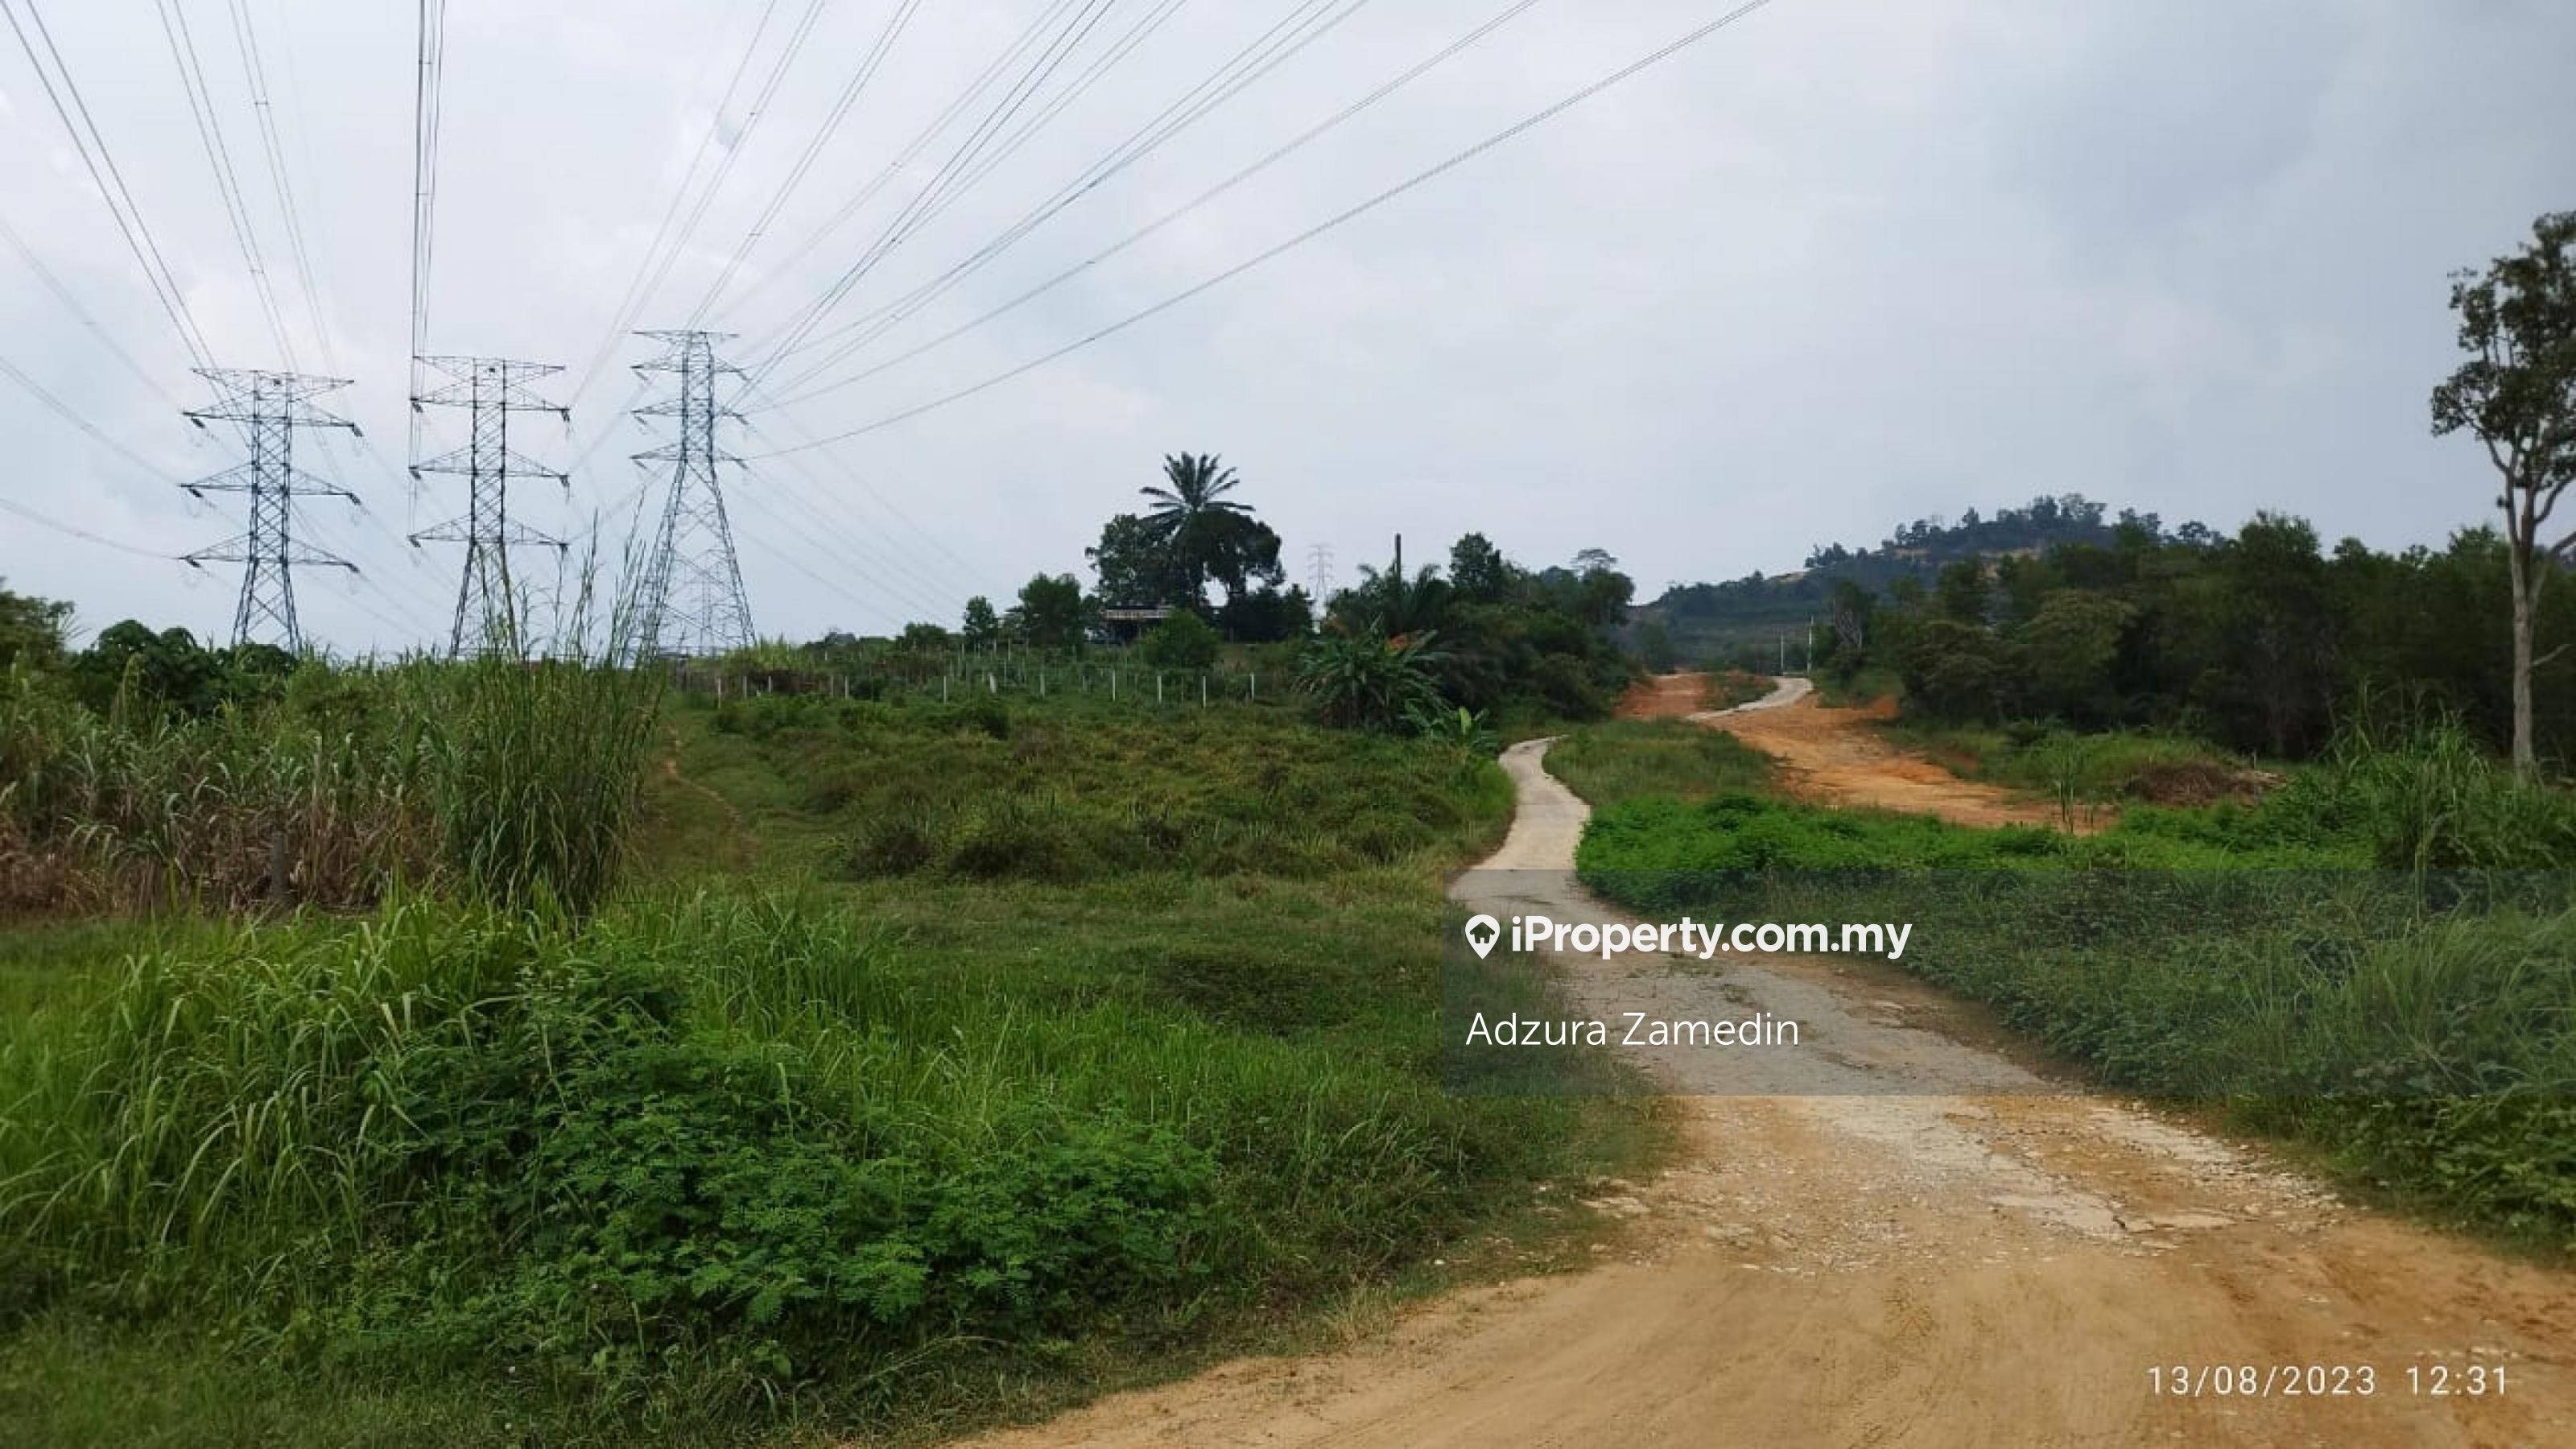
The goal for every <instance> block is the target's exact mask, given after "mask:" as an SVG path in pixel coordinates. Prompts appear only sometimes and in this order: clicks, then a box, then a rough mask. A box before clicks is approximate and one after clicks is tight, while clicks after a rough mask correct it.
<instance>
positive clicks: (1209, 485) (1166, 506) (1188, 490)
mask: <svg viewBox="0 0 2576 1449" xmlns="http://www.w3.org/2000/svg"><path fill="white" fill-rule="evenodd" d="M1163 480H1164V483H1165V484H1166V485H1167V486H1165V487H1161V488H1139V489H1137V490H1136V491H1137V492H1139V493H1142V494H1144V495H1145V496H1146V497H1147V498H1150V499H1152V500H1153V502H1154V507H1153V508H1152V509H1151V510H1150V511H1148V512H1147V513H1146V514H1145V524H1146V527H1147V528H1149V529H1150V530H1152V532H1153V534H1154V536H1155V537H1156V538H1158V539H1160V540H1161V541H1163V542H1165V543H1167V544H1169V545H1170V546H1171V548H1172V552H1173V556H1174V559H1175V561H1176V562H1177V563H1178V565H1179V566H1180V572H1181V576H1182V578H1183V579H1184V580H1185V581H1186V583H1187V586H1188V588H1189V591H1190V594H1189V597H1188V598H1187V599H1185V600H1182V601H1181V602H1184V603H1192V604H1195V603H1199V602H1201V600H1202V596H1203V595H1204V594H1205V592H1206V590H1207V581H1208V570H1209V567H1210V565H1211V563H1212V562H1213V561H1214V559H1215V556H1216V554H1217V553H1218V551H1219V548H1220V546H1221V544H1222V542H1223V538H1224V534H1225V532H1226V528H1225V524H1226V522H1227V521H1228V520H1229V518H1243V517H1246V516H1248V515H1250V514H1251V512H1252V510H1251V508H1250V507H1248V506H1246V505H1244V504H1242V503H1238V502H1236V501H1234V500H1233V499H1231V498H1228V497H1226V496H1225V495H1227V494H1228V493H1231V492H1233V491H1234V490H1235V487H1236V485H1237V484H1238V483H1239V482H1240V481H1241V480H1240V479H1238V478H1237V477H1235V473H1234V470H1233V469H1232V468H1228V467H1226V466H1224V465H1223V464H1222V463H1221V462H1220V461H1219V460H1218V458H1217V455H1216V454H1214V453H1173V454H1170V455H1169V456H1167V457H1165V458H1164V459H1163Z"/></svg>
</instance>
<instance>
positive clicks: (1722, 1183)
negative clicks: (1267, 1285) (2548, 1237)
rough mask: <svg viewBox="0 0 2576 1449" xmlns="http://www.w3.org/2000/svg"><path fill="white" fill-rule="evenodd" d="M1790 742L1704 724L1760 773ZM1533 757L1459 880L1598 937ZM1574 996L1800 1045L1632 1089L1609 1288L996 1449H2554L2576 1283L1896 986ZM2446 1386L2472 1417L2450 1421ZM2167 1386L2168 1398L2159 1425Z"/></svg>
mask: <svg viewBox="0 0 2576 1449" xmlns="http://www.w3.org/2000/svg"><path fill="white" fill-rule="evenodd" d="M1808 712H1812V706H1806V705H1801V704H1799V703H1796V702H1794V701H1784V702H1782V703H1781V704H1780V706H1779V707H1777V708H1775V709H1772V710H1769V711H1762V710H1754V711H1748V712H1746V713H1744V714H1742V715H1738V716H1732V717H1730V720H1729V721H1728V722H1727V724H1728V727H1731V728H1738V729H1742V730H1745V731H1747V734H1748V738H1750V737H1751V736H1752V732H1753V731H1755V730H1758V729H1760V728H1762V726H1763V725H1765V724H1767V723H1769V722H1770V721H1771V720H1774V719H1782V718H1792V719H1793V718H1795V716H1796V715H1798V714H1800V713H1808ZM1774 738H1777V736H1774ZM1545 749H1546V742H1545V741H1533V742H1530V743H1528V744H1523V745H1517V746H1514V747H1513V748H1512V749H1511V750H1510V751H1508V752H1507V753H1506V754H1505V757H1504V764H1505V767H1506V768H1507V769H1508V770H1509V771H1510V772H1511V774H1512V777H1513V780H1514V783H1515V785H1516V786H1517V787H1518V790H1519V792H1520V808H1519V812H1518V814H1517V816H1516V817H1515V823H1514V826H1513V829H1512V832H1511V835H1510V838H1509V839H1508V840H1507V841H1506V842H1505V844H1504V846H1503V848H1502V849H1501V850H1500V851H1499V852H1498V853H1497V854H1496V855H1495V856H1494V857H1493V859H1491V860H1490V861H1488V862H1487V863H1486V869H1487V871H1494V872H1506V871H1507V872H1511V873H1510V874H1508V875H1491V874H1485V873H1481V872H1480V873H1478V874H1475V875H1471V876H1470V877H1468V878H1467V884H1466V886H1465V887H1464V890H1466V891H1467V892H1468V893H1469V894H1468V896H1467V897H1466V899H1468V900H1470V901H1471V902H1472V903H1473V904H1474V905H1476V906H1477V908H1479V909H1501V910H1523V911H1525V910H1528V909H1540V910H1543V911H1544V912H1546V913H1548V914H1550V915H1553V916H1558V917H1560V918H1565V919H1592V920H1601V921H1608V920H1615V919H1618V917H1617V916H1616V914H1615V913H1614V912H1611V911H1609V910H1608V909H1606V908H1604V907H1602V906H1600V905H1598V904H1597V903H1594V902H1592V901H1590V900H1589V898H1588V897H1586V896H1585V895H1584V894H1583V893H1582V892H1581V891H1580V889H1579V888H1578V887H1577V886H1576V885H1575V884H1574V882H1573V880H1572V878H1571V875H1570V867H1571V864H1572V860H1573V850H1574V845H1575V841H1576V839H1577V838H1578V836H1579V835H1580V833H1581V829H1582V825H1583V821H1584V819H1585V816H1586V813H1587V812H1586V809H1585V807H1584V805H1583V803H1582V802H1581V801H1580V800H1578V799H1577V798H1576V797H1575V796H1574V795H1573V794H1572V793H1571V792H1569V791H1567V790H1566V789H1565V788H1564V787H1563V786H1561V785H1559V784H1558V783H1557V782H1556V781H1555V780H1554V779H1552V778H1551V777H1549V776H1548V775H1547V774H1546V773H1545V771H1544V769H1543V768H1542V764H1541V761H1542V759H1543V756H1544V752H1545ZM1564 964H1565V965H1566V966H1567V968H1568V970H1569V973H1570V976H1571V980H1572V984H1573V987H1574V990H1575V991H1576V993H1577V994H1578V996H1579V997H1580V999H1581V1004H1582V1005H1583V1006H1584V1007H1585V1008H1587V1009H1589V1010H1591V1011H1592V1012H1594V1013H1595V1014H1608V1013H1612V1012H1617V1011H1622V1010H1647V1011H1651V1012H1653V1013H1655V1014H1656V1015H1657V1016H1684V1015H1693V1014H1696V1015H1700V1016H1717V1015H1723V1016H1727V1017H1740V1016H1742V1015H1744V1014H1745V1011H1746V1009H1747V1008H1758V1009H1762V1010H1768V1011H1772V1012H1774V1013H1775V1014H1785V1015H1788V1016H1790V1017H1792V1019H1795V1020H1798V1021H1799V1022H1800V1023H1801V1024H1802V1027H1803V1028H1804V1034H1803V1036H1802V1045H1801V1046H1800V1047H1797V1048H1792V1049H1781V1050H1778V1051H1773V1052H1769V1053H1760V1054H1757V1053H1747V1052H1731V1053H1728V1052H1711V1051H1709V1050H1707V1049H1705V1048H1702V1049H1697V1050H1684V1051H1673V1052H1666V1053H1657V1054H1653V1055H1651V1056H1649V1058H1648V1060H1647V1065H1648V1066H1649V1068H1650V1069H1651V1070H1653V1071H1654V1072H1656V1073H1657V1074H1658V1075H1659V1076H1660V1077H1661V1078H1662V1080H1663V1081H1664V1082H1666V1083H1667V1084H1669V1086H1670V1088H1671V1089H1672V1090H1673V1091H1675V1092H1676V1093H1681V1094H1685V1095H1681V1096H1678V1097H1677V1098H1676V1101H1677V1102H1678V1104H1679V1106H1680V1108H1681V1110H1682V1111H1683V1112H1684V1113H1685V1114H1686V1131H1687V1148H1686V1150H1685V1151H1684V1152H1683V1153H1682V1155H1681V1158H1680V1160H1679V1161H1678V1162H1677V1163H1676V1164H1675V1165H1674V1166H1673V1167H1672V1168H1671V1169H1670V1170H1669V1171H1667V1172H1666V1173H1664V1174H1663V1175H1662V1176H1661V1177H1659V1178H1658V1179H1656V1180H1655V1181H1653V1182H1650V1183H1644V1184H1624V1183H1613V1184H1606V1185H1597V1186H1596V1187H1595V1188H1593V1189H1591V1190H1590V1191H1589V1200H1590V1201H1592V1202H1593V1203H1594V1204H1595V1205H1596V1206H1597V1207H1599V1208H1601V1209H1603V1210H1605V1211H1608V1212H1610V1213H1612V1214H1614V1215H1616V1216H1618V1217H1619V1218H1622V1219H1624V1220H1625V1222H1626V1226H1625V1228H1624V1229H1623V1232H1622V1235H1621V1238H1620V1240H1619V1242H1618V1243H1617V1244H1616V1246H1615V1247H1613V1248H1612V1249H1611V1250H1610V1251H1607V1252H1605V1253H1604V1254H1603V1255H1602V1266H1600V1267H1598V1268H1595V1269H1593V1270H1592V1271H1589V1272H1585V1273H1581V1274H1577V1275H1573V1276H1568V1277H1556V1278H1545V1279H1536V1280H1524V1281H1520V1282H1514V1283H1510V1284H1507V1285H1505V1286H1501V1287H1494V1288H1483V1289H1476V1290H1470V1291H1465V1292H1461V1293H1458V1294H1454V1295H1451V1296H1449V1297H1447V1298H1444V1299H1442V1300H1440V1301H1437V1302H1435V1303H1432V1304H1430V1305H1427V1306H1424V1307H1422V1308H1419V1309H1416V1310H1414V1311H1411V1312H1409V1313H1407V1314H1405V1315H1404V1316H1402V1317H1401V1318H1400V1319H1399V1320H1398V1321H1397V1323H1396V1324H1395V1326H1394V1327H1393V1328H1392V1329H1391V1330H1389V1331H1387V1332H1385V1333H1382V1334H1378V1335H1375V1336H1373V1337H1371V1338H1369V1339H1367V1340H1365V1341H1363V1342H1362V1343H1361V1344H1359V1345H1358V1346H1357V1347H1354V1348H1352V1349H1349V1350H1347V1351H1343V1352H1338V1353H1333V1354H1329V1355H1322V1356H1315V1357H1306V1358H1297V1359H1272V1360H1256V1361H1250V1362H1243V1363H1237V1364H1233V1365H1229V1366H1226V1367H1224V1368H1220V1369H1218V1370H1215V1371H1213V1372H1210V1373H1207V1374H1204V1375H1201V1376H1199V1377H1196V1378H1193V1379H1190V1380H1187V1381H1184V1382H1181V1383H1177V1384H1173V1385H1170V1386H1167V1387H1164V1388H1160V1389H1154V1390H1149V1391H1144V1392H1139V1393H1132V1394H1125V1395H1121V1396H1118V1397H1115V1398H1111V1399H1107V1400H1104V1401H1102V1402H1101V1403H1098V1404H1095V1405H1093V1406H1091V1407H1089V1408H1087V1409H1083V1410H1080V1411H1077V1412H1075V1413H1072V1414H1069V1415H1066V1416H1064V1417H1062V1418H1059V1419H1057V1420H1055V1421H1053V1422H1051V1423H1048V1424H1045V1425H1043V1426H1040V1427H1037V1428H1034V1429H1029V1430H1023V1431H1018V1432H1015V1433H1011V1434H1006V1435H1003V1436H1000V1437H998V1438H996V1439H994V1440H992V1441H990V1442H992V1443H994V1444H1007V1445H1055V1444H1083V1445H1128V1446H1143V1445H1188V1446H1201V1445H1265V1446H1293V1445H1327V1444H1329V1445H1337V1446H1338V1445H1385V1446H1398V1445H1404V1446H1416V1445H1427V1446H1459V1449H1464V1446H1470V1445H1475V1446H1482V1445H1495V1444H1511V1445H1566V1446H1580V1449H1607V1446H1619V1445H1629V1444H1674V1445H1698V1444H1743V1445H1786V1446H1809V1445H1814V1446H1828V1445H1830V1446H1854V1445H1868V1446H1892V1445H1926V1446H1935V1445H1937V1446H1948V1445H1997V1446H2006V1445H2010V1446H2022V1445H2087V1446H2090V1445H2120V1446H2127V1445H2168V1444H2185V1445H2200V1444H2228V1445H2238V1444H2242V1445H2318V1446H2335V1449H2346V1446H2375V1445H2479V1446H2488V1445H2492V1446H2499V1449H2501V1446H2525V1445H2558V1444H2576V1295H2571V1291H2570V1290H2571V1289H2576V1275H2570V1274H2567V1273H2563V1272H2559V1271H2556V1270H2550V1269H2544V1268H2540V1267H2535V1266H2531V1265H2527V1264H2523V1263H2518V1262H2513V1261H2509V1260H2506V1259H2503V1258H2499V1257H2497V1256H2494V1255H2492V1254H2489V1253H2487V1252H2484V1251H2482V1250H2480V1249H2477V1248H2475V1247H2473V1246H2470V1245H2468V1244H2465V1243H2463V1242H2460V1241H2458V1240H2455V1239H2451V1238H2446V1237H2443V1236H2441V1235H2438V1234H2435V1233H2432V1232H2429V1231H2426V1230H2423V1229H2420V1228H2416V1227H2413V1226H2410V1225H2408V1224H2405V1223H2402V1222H2398V1221H2394V1220H2391V1219H2388V1218H2385V1217H2382V1216H2379V1215H2376V1214H2373V1213H2368V1212H2362V1211H2358V1210H2355V1209H2353V1208H2350V1207H2348V1206H2346V1205H2344V1204H2342V1203H2340V1202H2339V1201H2337V1199H2336V1198H2335V1196H2334V1195H2333V1194H2332V1193H2331V1192H2329V1191H2327V1190H2325V1189H2323V1188H2321V1187H2319V1186H2318V1185H2316V1184H2315V1183H2313V1182H2311V1181H2309V1180H2307V1179H2304V1178H2302V1177H2300V1176H2299V1175H2297V1174H2295V1173H2292V1172H2289V1171H2286V1170H2283V1169H2282V1168H2280V1167H2278V1166H2277V1165H2275V1164H2273V1163H2271V1162H2270V1161H2268V1160H2267V1159H2266V1158H2265V1157H2264V1156H2263V1155H2261V1154H2259V1153H2256V1152H2252V1151H2248V1150H2246V1149H2243V1148H2240V1147H2238V1146H2236V1145H2232V1144H2230V1143H2227V1142H2223V1141H2220V1140H2217V1139H2216V1138H2213V1137H2211V1136H2208V1135H2205V1134H2203V1133H2201V1132H2198V1131H2195V1130H2193V1129H2191V1128H2189V1127H2187V1126H2184V1125H2181V1124H2178V1123H2175V1122H2172V1121H2168V1120H2165V1119H2163V1118H2160V1117H2158V1116H2155V1115H2152V1114H2150V1113H2147V1112H2145V1111H2142V1110H2139V1109H2137V1108H2135V1107H2133V1106H2130V1105H2127V1104H2124V1103H2120V1102H2115V1101H2112V1100H2108V1099H2104V1098H2100V1097H2095V1096H2090V1095H2085V1094H2081V1093H2078V1092H2074V1091H2071V1090H2066V1089H2062V1088H2058V1087H2055V1086H2053V1085H2052V1084H2051V1083H2050V1082H2048V1081H2047V1080H2045V1079H2043V1078H2041V1077H2039V1076H2036V1075H2034V1074H2033V1073H2032V1072H2031V1071H2030V1070H2028V1069H2027V1068H2026V1067H2024V1066H2023V1065H2019V1064H2017V1063H2016V1062H2015V1061H2013V1060H2011V1059H2010V1058H2009V1057H2007V1056H2006V1055H2003V1054H2000V1053H1998V1052H1997V1051H1994V1050H1990V1049H1986V1048H1981V1047H1978V1046H1973V1045H1969V1044H1967V1043H1968V1042H1970V1041H1974V1040H1978V1039H1980V1034H1979V1032H1978V1031H1977V1030H1976V1029H1975V1025H1976V1024H1975V1022H1974V1020H1973V1018H1972V1017H1971V1016H1970V1015H1969V1014H1968V1013H1967V1012H1966V1011H1965V1010H1964V1009H1963V1008H1959V1007H1955V1006H1952V1005H1950V1004H1948V1003H1946V1002H1944V1001H1943V1000H1942V999H1941V998H1940V997H1938V996H1937V995H1936V994H1934V993H1932V992H1929V991H1928V990H1925V989H1922V988H1920V987H1917V986H1915V985H1913V984H1912V983H1911V982H1910V981H1908V980H1907V979H1906V978H1903V977H1902V976H1900V975H1898V974H1897V973H1896V971H1895V969H1894V968H1890V967H1885V966H1869V967H1849V966H1836V965H1833V964H1829V963H1825V962H1821V961H1817V960H1812V959H1761V960H1757V959H1748V958H1744V957H1729V958H1725V969H1724V970H1723V971H1722V972H1711V971H1709V970H1708V969H1707V968H1705V967H1702V966H1697V965H1693V966H1689V967H1687V968H1680V967H1676V966H1674V965H1670V964H1666V963H1663V962H1656V963H1654V964H1652V965H1649V966H1642V967H1631V966H1628V965H1624V964H1623V965H1618V966H1609V967H1605V966H1603V965H1602V964H1601V963H1599V962H1597V961H1588V960H1569V961H1567V962H1565V963H1564ZM2218 1365H2227V1366H2232V1367H2234V1368H2241V1369H2245V1370H2250V1371H2251V1372H2252V1374H2253V1376H2254V1379H2253V1383H2252V1385H2251V1387H2252V1388H2253V1389H2254V1390H2255V1392H2250V1393H2235V1392H2227V1393H2221V1392H2220V1391H2219V1389H2220V1387H2221V1386H2222V1384H2223V1385H2224V1386H2225V1387H2226V1388H2229V1389H2234V1388H2236V1387H2237V1386H2238V1384H2239V1383H2240V1382H2241V1381H2240V1379H2239V1378H2238V1377H2237V1375H2236V1374H2235V1373H2233V1372H2231V1373H2230V1374H2228V1375H2227V1376H2226V1377H2225V1378H2224V1379H2213V1378H2209V1377H2206V1374H2207V1373H2208V1372H2209V1370H2210V1369H2212V1368H2213V1367H2214V1366H2218ZM2499 1369H2500V1370H2502V1373H2503V1383H2504V1389H2503V1392H2502V1393H2501V1394H2497V1393H2494V1392H2492V1391H2491V1386H2492V1384H2493V1383H2494V1374H2495V1372H2496V1371H2497V1370H2499ZM2472 1370H2483V1371H2484V1373H2483V1375H2482V1378H2481V1382H2482V1384H2484V1385H2486V1386H2489V1387H2490V1392H2487V1393H2484V1394H2482V1395H2479V1396H2475V1397H2470V1396H2464V1395H2462V1394H2460V1393H2459V1392H2458V1390H2460V1389H2461V1388H2463V1387H2464V1386H2466V1385H2467V1384H2468V1383H2469V1381H2470V1373H2471V1371H2472ZM2159 1371H2161V1372H2163V1373H2164V1374H2166V1375H2168V1376H2170V1375H2171V1374H2174V1373H2176V1372H2179V1373H2181V1374H2182V1375H2184V1379H2185V1382H2184V1383H2183V1384H2182V1385H2181V1386H2180V1387H2179V1389H2177V1387H2176V1386H2175V1385H2174V1383H2173V1381H2172V1380H2171V1378H2170V1377H2168V1378H2167V1380H2166V1382H2165V1385H2164V1387H2163V1390H2162V1391H2161V1392H2159V1388H2158V1384H2157V1382H2156V1380H2155V1378H2154V1377H2153V1376H2154V1375H2156V1374H2158V1373H2159ZM2285 1375H2287V1376H2288V1377H2284V1376H2285ZM2437 1384H2438V1385H2439V1386H2440V1387H2442V1388H2445V1389H2448V1390H2451V1391H2452V1392H2450V1393H2448V1394H2440V1395H2437V1394H2436V1393H2435V1392H2434V1389H2435V1388H2436V1386H2437ZM2365 1385H2366V1386H2367V1387H2368V1389H2369V1390H2370V1392H2369V1393H2368V1394H2366V1395H2365V1394H2362V1393H2361V1392H2360V1390H2361V1389H2362V1388H2363V1387H2364V1386H2365ZM2291 1388H2297V1389H2302V1390H2305V1389H2315V1390H2318V1391H2320V1392H2318V1393H2315V1394H2305V1393H2302V1394H2299V1395H2297V1396H2292V1395H2291V1394H2290V1393H2289V1389H2291ZM2338 1389H2340V1390H2342V1391H2343V1392H2342V1394H2340V1395H2338V1394H2337V1393H2336V1392H2335V1391H2336V1390H2338Z"/></svg>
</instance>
